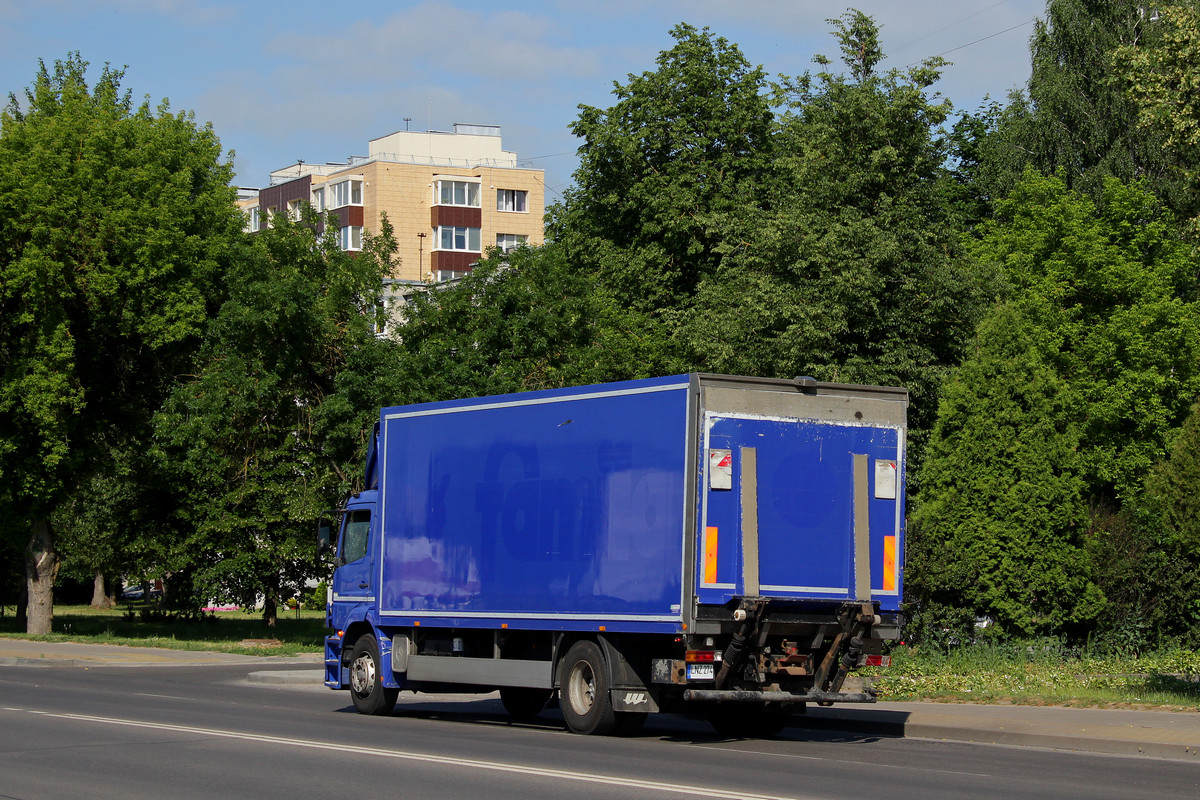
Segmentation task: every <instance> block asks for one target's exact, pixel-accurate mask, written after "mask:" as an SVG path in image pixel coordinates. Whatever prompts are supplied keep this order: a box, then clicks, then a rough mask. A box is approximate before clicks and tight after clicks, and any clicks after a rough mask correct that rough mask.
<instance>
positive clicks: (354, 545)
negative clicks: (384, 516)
mask: <svg viewBox="0 0 1200 800" xmlns="http://www.w3.org/2000/svg"><path fill="white" fill-rule="evenodd" d="M370 532H371V512H370V511H366V510H362V511H351V512H350V513H348V514H347V515H346V527H345V528H344V529H343V532H342V560H343V562H344V563H346V564H349V563H350V562H352V561H358V560H359V559H360V558H362V557H363V556H365V555H366V554H367V541H368V539H369V537H370Z"/></svg>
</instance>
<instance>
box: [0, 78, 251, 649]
mask: <svg viewBox="0 0 1200 800" xmlns="http://www.w3.org/2000/svg"><path fill="white" fill-rule="evenodd" d="M86 72H87V63H86V62H84V61H83V60H82V59H81V58H80V57H79V56H78V54H76V55H72V56H71V57H69V58H68V59H66V60H65V61H58V62H55V65H54V67H53V69H49V68H47V67H46V66H45V65H44V64H43V65H42V68H41V70H40V71H39V73H38V75H37V77H36V79H35V81H34V83H33V85H32V86H31V87H30V88H29V89H28V90H27V91H26V92H25V96H24V98H23V99H18V98H17V97H15V96H12V97H11V99H10V102H9V104H8V107H7V108H6V110H5V111H4V112H3V114H2V115H0V498H2V500H3V504H4V507H5V508H6V509H7V510H8V511H7V513H8V514H10V515H15V516H18V517H20V518H21V519H24V520H26V522H27V525H28V530H29V536H28V542H29V544H28V546H27V548H26V562H27V565H28V581H29V597H30V605H29V616H28V630H29V631H30V632H37V633H42V632H47V631H48V630H49V629H50V623H51V618H52V595H51V589H52V586H53V582H54V577H55V575H56V573H57V571H58V565H59V555H58V552H57V551H56V548H55V543H54V531H53V528H52V526H51V512H52V511H53V510H54V509H55V508H56V507H57V506H59V505H60V504H61V503H63V502H64V500H65V499H66V498H69V497H70V496H71V495H72V493H73V492H75V491H76V489H77V488H78V487H79V486H80V485H81V484H83V483H84V482H85V481H86V480H87V478H88V476H89V475H91V474H93V473H95V472H96V471H97V470H98V469H99V467H100V465H102V464H103V463H104V462H105V461H106V460H107V459H108V458H109V456H108V454H109V453H110V452H112V451H114V450H117V449H120V448H128V447H134V448H137V447H144V446H145V439H146V434H147V430H148V421H149V419H150V416H151V414H152V412H153V410H154V409H156V408H157V407H158V405H159V403H160V401H161V399H162V397H163V396H164V395H165V393H166V392H167V390H168V388H169V386H170V384H171V382H172V381H173V379H174V376H175V375H176V373H178V372H180V371H181V370H182V369H183V367H184V365H185V364H186V363H187V362H188V359H189V357H190V355H191V353H192V351H193V350H194V348H195V346H196V345H197V344H198V342H199V333H200V331H201V329H202V326H203V324H204V321H205V319H206V317H207V316H208V314H209V312H210V310H211V308H210V303H211V299H212V298H213V297H214V296H215V295H216V294H217V292H218V289H217V287H218V285H219V279H220V274H221V272H222V263H223V259H224V256H225V254H226V252H227V250H228V247H229V242H230V241H231V240H232V239H234V238H235V237H236V236H238V235H240V229H241V225H242V223H241V219H240V216H239V215H238V213H237V210H236V208H235V205H234V194H233V191H232V190H231V189H230V188H229V182H230V179H231V178H232V169H231V167H230V165H229V164H228V162H226V161H224V160H222V153H221V146H220V143H219V142H218V141H217V138H216V136H215V135H214V134H213V132H212V130H211V128H208V127H198V126H197V125H196V124H195V122H194V120H193V118H192V117H191V115H190V114H174V113H171V111H170V110H169V107H168V106H167V104H166V102H163V103H162V104H161V105H159V106H158V107H157V108H151V107H150V105H149V104H148V103H143V104H142V105H140V106H135V105H134V104H133V103H132V101H131V99H130V96H129V94H128V92H123V91H122V90H121V86H120V84H121V79H122V73H121V71H119V70H113V69H110V68H108V67H105V68H104V70H103V71H102V72H101V74H100V76H99V78H98V79H97V81H96V82H95V84H94V85H91V86H89V84H88V82H87V75H86Z"/></svg>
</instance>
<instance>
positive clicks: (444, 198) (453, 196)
mask: <svg viewBox="0 0 1200 800" xmlns="http://www.w3.org/2000/svg"><path fill="white" fill-rule="evenodd" d="M433 204H434V205H438V206H470V207H471V208H479V184H478V183H474V182H472V181H438V182H437V183H436V184H435V189H434V194H433Z"/></svg>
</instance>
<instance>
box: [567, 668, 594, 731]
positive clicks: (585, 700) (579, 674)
mask: <svg viewBox="0 0 1200 800" xmlns="http://www.w3.org/2000/svg"><path fill="white" fill-rule="evenodd" d="M568 688H569V689H570V692H569V694H570V697H569V700H570V702H571V710H572V711H574V712H575V713H576V714H578V715H579V716H581V717H582V716H586V715H587V713H588V712H589V711H591V710H592V706H593V705H595V703H596V673H594V672H593V671H592V665H591V664H589V663H588V662H586V661H579V662H577V663H576V664H575V666H574V667H572V668H571V680H570V681H569V687H568Z"/></svg>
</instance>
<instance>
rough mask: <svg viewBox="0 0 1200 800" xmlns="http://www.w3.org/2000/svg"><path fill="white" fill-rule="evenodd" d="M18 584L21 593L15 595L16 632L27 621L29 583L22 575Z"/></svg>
mask: <svg viewBox="0 0 1200 800" xmlns="http://www.w3.org/2000/svg"><path fill="white" fill-rule="evenodd" d="M22 572H24V571H22ZM20 584H21V591H20V592H19V593H18V594H17V630H21V629H22V628H24V627H25V626H26V625H27V624H28V621H29V581H28V579H26V577H25V575H24V574H22V575H21V580H20Z"/></svg>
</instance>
